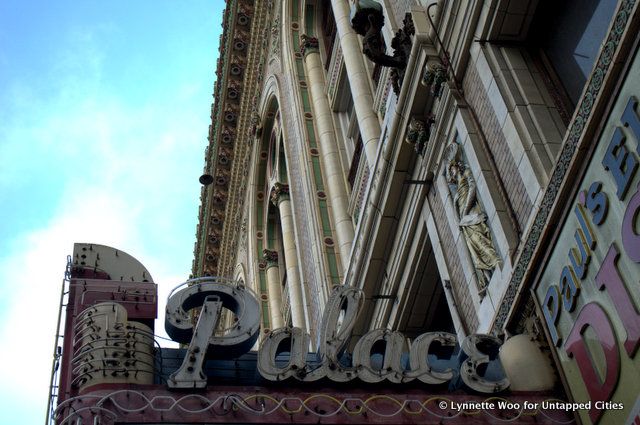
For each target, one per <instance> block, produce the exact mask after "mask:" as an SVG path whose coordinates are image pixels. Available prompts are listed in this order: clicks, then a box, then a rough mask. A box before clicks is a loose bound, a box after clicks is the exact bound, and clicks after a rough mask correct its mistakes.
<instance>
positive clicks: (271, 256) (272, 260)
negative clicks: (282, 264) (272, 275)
mask: <svg viewBox="0 0 640 425" xmlns="http://www.w3.org/2000/svg"><path fill="white" fill-rule="evenodd" d="M262 258H263V259H264V260H265V261H266V262H267V266H266V267H267V268H269V267H272V266H277V265H278V251H273V250H271V249H264V250H262Z"/></svg>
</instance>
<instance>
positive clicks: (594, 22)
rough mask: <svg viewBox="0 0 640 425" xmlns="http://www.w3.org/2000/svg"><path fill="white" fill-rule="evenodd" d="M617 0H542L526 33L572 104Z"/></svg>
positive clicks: (598, 48)
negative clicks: (529, 29)
mask: <svg viewBox="0 0 640 425" xmlns="http://www.w3.org/2000/svg"><path fill="white" fill-rule="evenodd" d="M617 3H618V0H557V1H541V2H539V6H538V9H537V10H536V14H535V17H534V20H533V25H532V28H531V31H530V32H529V37H528V38H529V43H530V44H531V45H532V46H534V47H536V48H537V49H538V51H539V53H540V56H541V62H542V63H543V64H544V65H545V66H546V67H548V68H550V69H549V71H550V72H551V74H553V75H552V77H551V80H556V82H557V83H560V84H561V86H562V89H564V91H565V92H566V95H567V96H568V98H569V100H570V101H571V103H572V106H573V107H575V105H576V104H577V103H578V100H579V99H580V95H581V94H582V90H583V89H584V86H585V84H586V82H587V79H588V77H589V75H590V74H591V70H592V69H593V65H594V64H595V61H596V59H597V58H598V53H599V51H600V45H601V44H602V41H603V39H604V37H605V36H606V34H607V30H608V28H609V24H610V22H611V19H612V17H613V12H614V10H615V8H616V5H617Z"/></svg>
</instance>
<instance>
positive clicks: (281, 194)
mask: <svg viewBox="0 0 640 425" xmlns="http://www.w3.org/2000/svg"><path fill="white" fill-rule="evenodd" d="M271 202H273V204H274V205H276V206H277V207H278V210H279V211H280V225H281V227H282V247H283V250H284V261H285V263H286V265H287V285H288V287H289V303H290V305H291V322H292V324H293V326H294V327H299V328H302V329H307V327H306V321H305V318H304V317H305V315H304V301H303V296H302V291H303V288H302V282H301V281H300V274H299V273H298V254H297V252H296V240H295V233H294V227H293V213H292V210H291V200H290V198H289V186H288V185H286V184H282V183H276V184H275V185H274V187H273V189H272V191H271Z"/></svg>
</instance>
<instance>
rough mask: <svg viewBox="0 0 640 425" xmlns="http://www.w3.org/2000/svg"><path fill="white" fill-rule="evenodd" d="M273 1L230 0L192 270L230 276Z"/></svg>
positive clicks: (221, 46)
mask: <svg viewBox="0 0 640 425" xmlns="http://www.w3.org/2000/svg"><path fill="white" fill-rule="evenodd" d="M272 5H273V2H272V1H271V0H258V1H255V2H254V1H251V0H230V1H228V2H227V8H226V9H225V12H224V17H223V33H222V36H221V38H220V57H219V59H218V65H217V69H216V83H215V86H214V92H213V97H214V103H213V105H212V108H211V125H210V126H209V135H208V139H209V145H208V147H207V149H206V151H205V168H204V172H205V174H210V175H211V176H212V177H213V183H212V184H211V185H209V186H206V187H203V189H202V192H201V202H202V205H201V207H200V212H199V216H198V223H199V224H198V228H197V234H196V244H195V248H194V263H193V267H192V274H193V275H195V276H202V275H219V276H226V275H230V274H231V272H232V268H233V265H234V264H233V263H232V262H231V261H230V258H231V256H233V253H234V251H235V247H236V245H237V234H238V233H239V232H238V231H239V227H240V223H241V221H242V214H243V208H242V203H243V202H244V185H245V184H246V179H245V177H246V172H247V171H246V170H247V167H248V155H249V153H250V147H251V145H252V140H253V131H254V130H255V127H256V126H255V124H256V123H255V122H254V121H255V120H254V119H253V117H254V115H255V113H256V105H257V98H258V96H259V89H260V86H261V84H262V75H263V68H264V63H265V61H266V55H265V54H264V51H265V46H266V43H267V42H268V34H267V31H268V30H269V28H270V22H269V12H270V11H271V9H272Z"/></svg>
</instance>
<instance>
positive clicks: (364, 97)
mask: <svg viewBox="0 0 640 425" xmlns="http://www.w3.org/2000/svg"><path fill="white" fill-rule="evenodd" d="M331 6H332V8H333V15H334V17H335V21H336V27H337V29H338V37H339V38H340V47H341V48H342V56H343V57H344V64H345V67H346V69H347V77H348V78H349V85H350V86H351V96H352V97H353V106H354V109H355V111H356V118H357V119H358V127H360V135H361V136H362V143H363V150H364V154H365V156H366V158H367V164H368V165H369V169H373V166H374V164H375V161H376V153H377V151H378V140H379V139H380V122H379V121H378V115H377V114H376V112H375V111H374V110H373V94H372V93H371V86H370V85H369V74H368V72H367V68H366V67H365V65H364V61H365V58H364V56H363V54H362V48H361V47H360V43H359V42H358V35H357V34H356V33H355V31H354V30H353V28H351V20H350V16H349V14H350V9H349V2H348V1H347V0H331Z"/></svg>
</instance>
